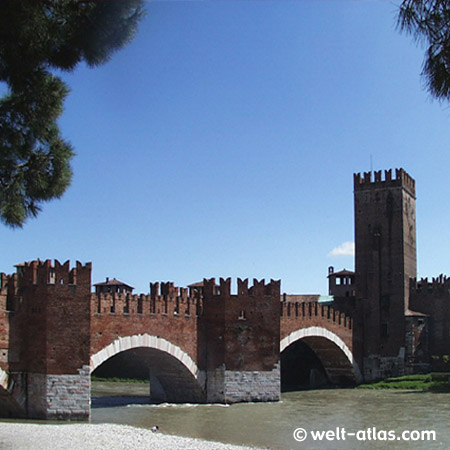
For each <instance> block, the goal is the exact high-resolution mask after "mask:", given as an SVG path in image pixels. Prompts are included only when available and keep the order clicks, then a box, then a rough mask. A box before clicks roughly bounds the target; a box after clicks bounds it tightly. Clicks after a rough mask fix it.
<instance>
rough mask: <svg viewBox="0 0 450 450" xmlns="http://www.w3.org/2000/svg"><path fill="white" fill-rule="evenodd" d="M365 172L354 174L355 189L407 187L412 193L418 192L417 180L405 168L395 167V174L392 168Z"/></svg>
mask: <svg viewBox="0 0 450 450" xmlns="http://www.w3.org/2000/svg"><path fill="white" fill-rule="evenodd" d="M382 175H383V172H382V171H381V170H378V171H374V172H364V174H363V175H361V173H355V174H353V185H354V190H355V191H362V190H367V189H372V188H376V187H396V186H398V187H403V188H405V189H407V190H408V191H409V192H410V193H411V194H412V195H414V196H415V194H416V187H415V185H416V182H415V181H414V179H413V178H412V177H411V176H410V175H408V174H407V173H406V172H405V171H404V170H403V169H401V168H400V169H395V176H393V174H392V169H389V170H385V171H384V177H383V176H382Z"/></svg>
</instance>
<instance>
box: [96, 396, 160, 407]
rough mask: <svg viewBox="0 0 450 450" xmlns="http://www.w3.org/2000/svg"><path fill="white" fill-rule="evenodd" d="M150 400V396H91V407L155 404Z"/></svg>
mask: <svg viewBox="0 0 450 450" xmlns="http://www.w3.org/2000/svg"><path fill="white" fill-rule="evenodd" d="M157 404H158V403H155V402H151V401H150V397H135V396H111V397H92V398H91V408H93V409H96V408H117V407H121V406H129V405H157Z"/></svg>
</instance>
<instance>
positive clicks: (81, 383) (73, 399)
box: [27, 366, 91, 420]
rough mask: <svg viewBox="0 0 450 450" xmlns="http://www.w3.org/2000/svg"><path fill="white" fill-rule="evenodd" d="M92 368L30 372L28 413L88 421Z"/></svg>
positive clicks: (41, 416)
mask: <svg viewBox="0 0 450 450" xmlns="http://www.w3.org/2000/svg"><path fill="white" fill-rule="evenodd" d="M90 379H91V378H90V367H89V366H84V367H83V368H81V369H79V371H78V374H77V375H75V374H68V375H65V374H42V373H28V374H27V416H28V417H33V418H42V419H55V420H65V419H70V420H88V419H89V417H90V408H91V386H90V384H91V383H90Z"/></svg>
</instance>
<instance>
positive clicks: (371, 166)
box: [370, 153, 373, 172]
mask: <svg viewBox="0 0 450 450" xmlns="http://www.w3.org/2000/svg"><path fill="white" fill-rule="evenodd" d="M370 172H373V161H372V153H371V154H370Z"/></svg>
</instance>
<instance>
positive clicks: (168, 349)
mask: <svg viewBox="0 0 450 450" xmlns="http://www.w3.org/2000/svg"><path fill="white" fill-rule="evenodd" d="M127 350H132V351H133V352H137V351H141V350H142V351H147V355H148V356H149V357H150V358H151V359H152V358H153V360H154V361H156V362H157V365H158V366H160V367H157V368H156V369H157V370H155V371H154V370H152V374H153V376H154V378H152V379H151V383H152V381H153V382H154V383H155V386H156V385H158V389H159V388H160V387H162V388H163V391H164V397H163V399H164V400H167V401H171V402H201V401H203V400H204V384H205V383H204V381H205V380H204V374H203V372H202V371H200V370H199V369H198V367H197V364H196V363H195V362H194V360H193V359H192V358H191V357H190V356H189V355H188V354H187V353H186V352H184V351H183V350H182V349H181V348H180V347H178V346H176V345H174V344H172V343H170V342H169V341H167V340H166V339H164V338H161V337H158V336H151V335H149V334H138V335H134V336H126V337H118V338H117V339H116V340H115V341H113V342H112V343H111V344H109V345H107V346H106V347H104V348H103V349H102V350H100V351H98V352H97V353H95V354H94V355H92V356H91V359H90V367H91V373H92V372H93V371H94V370H95V369H96V368H97V367H99V366H100V365H101V364H103V363H104V362H106V361H107V360H109V359H110V358H113V357H114V356H116V355H118V354H119V353H122V352H126V351H127ZM155 378H156V379H155ZM158 398H160V397H158Z"/></svg>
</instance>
